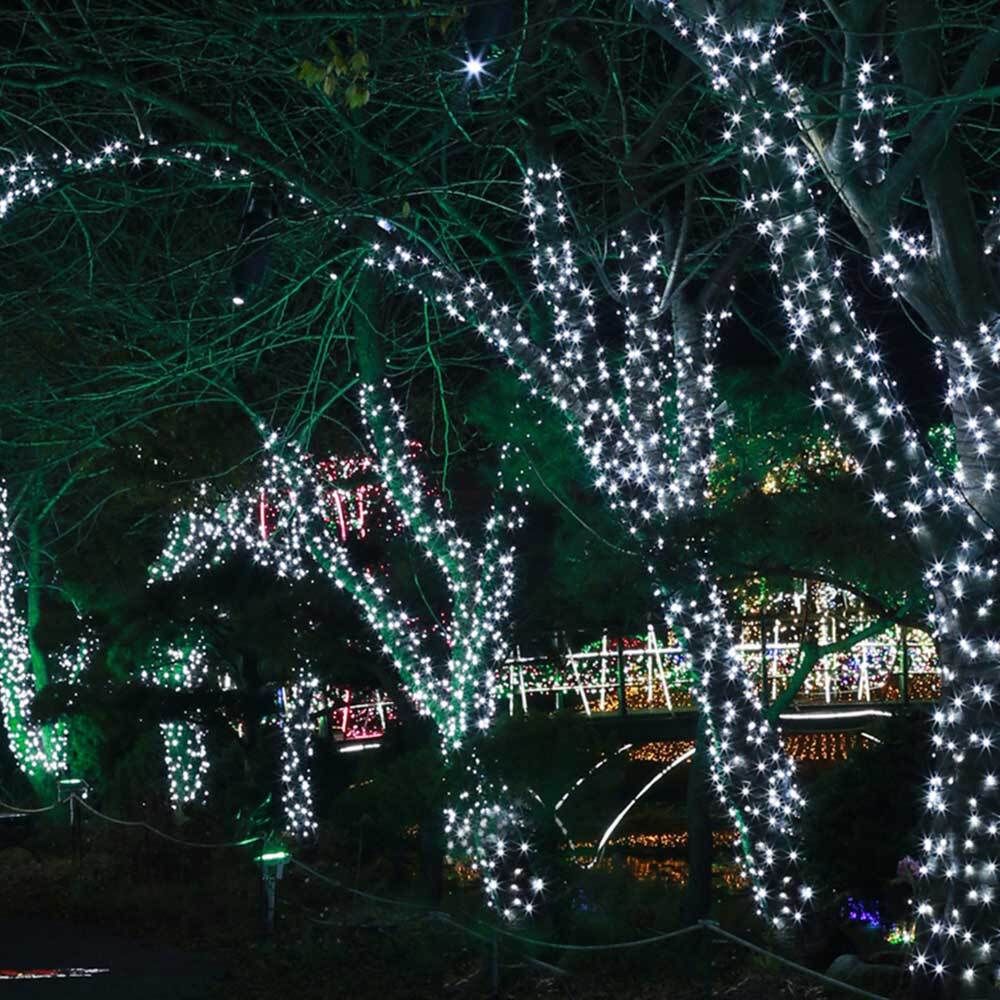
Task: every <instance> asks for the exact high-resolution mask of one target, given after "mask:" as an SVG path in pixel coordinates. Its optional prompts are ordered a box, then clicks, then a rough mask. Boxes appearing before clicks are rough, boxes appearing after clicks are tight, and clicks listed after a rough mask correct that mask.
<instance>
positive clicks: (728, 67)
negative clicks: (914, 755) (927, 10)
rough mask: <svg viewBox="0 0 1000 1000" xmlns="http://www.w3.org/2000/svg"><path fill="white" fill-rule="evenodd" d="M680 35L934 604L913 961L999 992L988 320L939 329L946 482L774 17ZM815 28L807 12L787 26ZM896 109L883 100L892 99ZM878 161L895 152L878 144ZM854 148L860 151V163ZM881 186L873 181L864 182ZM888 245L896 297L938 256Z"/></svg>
mask: <svg viewBox="0 0 1000 1000" xmlns="http://www.w3.org/2000/svg"><path fill="white" fill-rule="evenodd" d="M660 6H661V7H662V8H663V9H665V10H666V12H667V13H668V15H669V17H670V18H671V20H672V21H673V23H674V25H675V27H676V28H677V30H678V32H679V33H680V34H681V35H682V36H683V37H684V38H688V39H690V38H692V37H693V38H695V39H696V43H697V48H698V50H699V52H700V53H701V55H702V57H703V59H704V62H705V65H706V68H707V69H708V72H709V74H710V75H711V78H712V83H713V87H714V88H715V90H716V91H717V92H718V93H719V95H720V96H721V97H722V98H723V100H725V101H726V103H727V104H728V106H729V112H728V124H727V128H726V131H725V133H724V134H723V139H724V141H725V142H726V143H729V144H731V146H732V148H733V150H734V152H735V153H736V154H737V155H738V156H739V158H740V160H741V176H742V177H743V179H744V182H745V184H746V188H747V190H746V195H745V198H744V203H743V204H744V208H745V210H746V211H747V212H748V213H749V214H750V215H751V216H752V217H753V218H755V219H756V225H757V231H758V233H759V234H760V236H761V237H762V239H763V241H764V243H765V245H766V246H767V249H768V251H769V252H770V254H771V268H772V271H773V272H774V274H775V276H776V278H777V280H778V281H779V282H780V288H781V295H782V307H783V310H784V313H785V316H786V319H787V322H788V326H789V330H790V333H791V336H792V346H793V349H796V350H799V351H802V352H803V353H804V354H805V355H806V357H807V358H808V359H809V361H810V363H811V364H812V366H813V369H814V371H815V373H816V384H815V385H814V388H813V395H814V405H815V406H816V408H817V409H818V410H820V411H821V412H823V413H826V414H828V415H829V419H830V420H831V421H833V422H834V423H835V424H836V426H837V428H838V430H839V432H840V434H841V435H842V437H843V438H844V439H845V440H846V441H849V442H850V443H851V444H852V446H853V448H854V452H855V457H856V460H857V462H858V464H859V467H860V468H861V469H863V471H864V472H865V473H866V475H867V476H868V477H869V481H870V482H871V483H872V488H873V493H872V500H873V503H874V505H875V506H876V507H877V508H878V509H879V510H880V511H881V512H882V514H883V515H885V517H886V518H887V520H888V521H889V524H890V531H892V532H894V531H907V532H908V533H910V534H911V535H912V537H913V539H914V541H915V542H916V544H917V545H918V546H919V548H920V549H921V551H922V553H923V554H924V557H925V560H926V570H925V579H926V583H927V587H928V590H929V592H930V594H931V595H932V596H933V599H934V612H933V614H932V615H931V621H932V624H933V625H934V626H935V628H936V631H937V636H938V641H939V643H940V645H941V648H942V653H943V656H942V660H943V662H944V664H945V667H944V670H943V696H942V699H941V703H940V706H939V708H938V709H937V711H936V712H935V716H934V721H935V733H934V737H933V739H934V748H935V753H934V764H933V767H934V770H933V773H932V776H931V778H930V781H929V786H928V791H927V796H926V804H927V809H928V830H927V834H926V835H925V837H924V841H923V861H922V864H921V867H920V874H921V875H922V876H923V877H924V879H925V881H923V883H922V886H921V892H920V894H919V899H918V900H917V902H916V910H917V917H918V926H919V928H920V935H921V939H922V941H923V944H922V946H921V947H920V948H918V949H917V951H916V953H915V956H914V965H913V967H915V968H919V969H921V970H924V971H928V972H932V973H934V974H936V975H950V976H955V977H956V978H961V979H962V980H964V981H966V982H971V983H976V982H978V983H980V984H981V985H982V984H983V983H984V982H986V983H988V982H993V983H996V981H997V972H996V949H997V927H996V918H995V916H994V915H993V912H992V911H993V904H994V903H995V902H996V900H997V892H998V890H997V884H996V867H997V862H996V860H995V857H994V855H995V852H996V850H997V846H998V838H1000V823H998V822H997V812H996V805H997V800H996V795H997V778H996V775H995V768H994V764H993V760H992V753H993V750H994V748H995V746H996V745H997V744H998V742H1000V734H998V732H997V718H996V702H997V694H996V691H995V687H994V685H995V676H994V674H995V670H996V662H997V654H998V653H1000V639H998V633H997V626H996V617H995V616H996V609H995V598H994V596H993V595H994V592H995V589H996V579H997V567H998V558H1000V552H998V545H997V539H996V537H995V533H994V530H993V528H992V526H991V525H990V523H989V522H988V520H987V519H985V518H983V517H982V515H981V513H980V512H981V511H983V510H989V509H990V508H991V494H992V493H993V491H994V490H995V488H996V467H995V458H994V449H995V443H996V434H997V431H998V430H1000V420H998V414H997V413H996V412H995V411H994V410H993V409H992V407H990V406H989V405H986V404H984V403H983V402H982V401H981V394H982V390H984V389H985V387H986V386H988V385H992V384H995V379H996V375H997V364H998V359H1000V337H998V326H997V318H996V317H994V316H986V317H984V318H983V321H982V322H981V323H980V324H979V326H978V329H977V330H973V331H960V332H958V333H957V334H955V333H953V332H951V331H949V335H948V336H947V337H945V336H943V335H939V336H938V337H937V343H938V346H939V361H940V363H941V364H942V365H943V366H945V367H946V368H947V372H948V390H947V397H946V402H947V403H948V405H949V406H950V408H951V410H952V414H953V418H954V421H955V426H956V431H957V435H958V438H959V440H960V442H961V443H962V445H963V446H962V447H960V449H959V452H960V455H961V457H962V462H961V463H960V464H959V466H958V468H957V469H956V470H955V472H954V474H953V475H949V474H947V473H943V472H942V471H941V470H940V469H939V468H937V465H936V463H935V462H934V461H933V457H932V456H931V455H930V454H928V453H927V452H926V451H925V450H924V448H923V447H922V446H921V444H920V442H919V439H918V436H917V434H916V433H915V432H914V430H913V422H912V420H911V419H910V418H909V416H908V414H907V411H906V408H905V406H904V405H903V403H902V402H901V400H900V399H899V396H898V393H897V391H896V386H895V383H894V382H893V380H892V378H891V376H890V375H889V374H888V373H887V371H886V369H885V366H884V364H883V358H882V350H881V348H880V344H879V338H878V336H877V334H876V333H875V332H874V331H872V330H869V329H866V328H865V327H864V326H863V324H862V323H861V322H860V320H859V318H858V316H857V314H856V311H855V306H854V302H853V299H852V297H851V294H850V292H849V291H848V289H847V288H846V287H845V285H844V283H843V280H842V265H841V263H840V262H839V261H838V260H836V259H835V258H834V257H833V256H832V255H831V253H830V252H829V248H828V236H829V224H828V221H827V220H826V218H825V217H824V216H823V215H822V214H821V213H820V212H819V210H818V209H817V207H816V205H815V201H814V190H813V188H811V187H810V184H811V182H812V178H813V177H814V175H815V174H817V172H818V171H819V169H820V166H821V164H820V163H819V162H818V161H817V158H816V156H815V155H814V153H813V152H811V151H810V146H809V143H808V142H807V141H806V138H805V137H806V134H807V131H808V129H807V127H806V126H805V124H804V123H806V122H807V121H808V120H809V116H808V109H807V108H806V106H805V104H804V98H803V95H802V93H801V90H800V89H799V88H798V87H797V86H796V85H795V84H794V83H793V82H792V81H790V80H789V79H788V78H787V77H786V76H784V75H783V73H782V71H781V67H780V64H779V56H780V45H781V44H782V42H783V41H784V40H785V39H786V37H787V29H786V27H785V26H784V25H783V24H781V23H776V24H773V25H769V26H766V27H761V28H744V29H741V30H740V31H729V30H726V29H725V27H724V26H722V25H721V24H720V23H719V22H718V20H717V19H713V18H710V19H708V20H706V22H705V23H704V25H697V26H695V25H692V24H691V23H690V22H688V21H686V20H685V19H684V18H682V17H681V16H680V15H679V14H678V13H677V10H676V4H674V3H664V4H661V5H660ZM798 20H799V22H800V23H806V22H807V21H808V13H807V12H802V13H800V14H799V16H798ZM855 70H856V72H857V79H858V91H857V95H856V96H857V108H858V113H859V122H860V123H862V126H863V124H864V121H865V116H866V115H871V114H873V112H874V110H875V108H874V102H873V100H872V98H871V96H870V95H869V93H868V91H867V89H866V88H867V86H868V83H869V81H870V79H871V75H872V72H873V65H872V63H871V62H870V60H868V59H866V58H864V57H863V58H862V59H860V60H859V62H858V64H857V66H856V67H855ZM885 101H886V103H887V104H891V102H890V100H889V97H886V98H885ZM878 139H879V141H880V142H881V143H882V148H880V150H879V152H880V153H882V154H884V155H885V156H888V155H889V154H890V153H891V148H890V147H889V145H888V142H887V141H886V137H885V136H884V135H879V136H878ZM864 152H865V150H864V149H863V148H862V149H858V148H855V153H856V154H857V157H858V159H860V157H861V156H862V155H863V154H864ZM875 180H876V182H877V180H878V178H877V177H876V178H875ZM881 239H882V241H883V243H884V245H885V246H886V247H889V248H896V249H895V250H894V249H887V250H886V251H885V252H884V253H883V254H882V255H881V256H879V257H878V258H876V259H874V260H873V261H872V270H873V272H874V273H876V274H877V275H879V276H880V277H881V278H882V279H883V280H885V281H886V282H887V284H888V285H889V286H890V288H891V289H892V290H893V294H894V296H898V295H899V294H900V289H901V288H905V287H906V283H907V282H911V283H912V282H915V281H918V280H920V279H921V278H922V277H926V266H927V263H928V262H929V261H930V260H931V259H932V256H933V252H934V251H933V248H932V246H931V245H930V243H929V241H927V240H926V238H925V237H923V236H922V235H916V236H913V235H908V234H906V233H904V232H903V231H902V230H901V229H900V228H899V227H897V226H890V227H889V229H888V232H886V233H885V234H882V236H881Z"/></svg>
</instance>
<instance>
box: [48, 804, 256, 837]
mask: <svg viewBox="0 0 1000 1000" xmlns="http://www.w3.org/2000/svg"><path fill="white" fill-rule="evenodd" d="M70 799H73V800H75V801H76V802H78V803H79V804H80V805H81V806H83V808H84V809H86V810H87V812H89V813H93V815H95V816H99V817H100V818H101V819H103V820H104V821H105V822H108V823H114V824H115V825H116V826H130V827H142V828H143V829H144V830H148V831H149V832H150V833H153V834H155V835H156V836H157V837H162V838H163V839H164V840H169V841H171V843H174V844H180V845H181V846H182V847H198V848H206V849H210V848H213V847H246V846H248V845H249V844H256V843H258V842H260V841H262V840H263V839H264V838H263V837H248V838H247V839H246V840H230V841H221V842H219V843H214V844H206V843H200V842H198V841H195V840H181V839H180V838H179V837H173V836H171V835H170V834H169V833H164V832H163V831H162V830H158V829H157V828H156V827H155V826H150V824H149V823H144V822H143V821H142V820H132V819H118V818H117V817H115V816H108V815H107V814H106V813H102V812H101V811H100V810H99V809H95V808H94V807H93V806H92V805H91V804H90V803H89V802H87V801H86V800H84V799H81V798H80V796H79V795H76V794H73V795H71V796H70ZM66 801H69V800H68V799H67V800H66Z"/></svg>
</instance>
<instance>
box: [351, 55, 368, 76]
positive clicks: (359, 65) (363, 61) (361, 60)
mask: <svg viewBox="0 0 1000 1000" xmlns="http://www.w3.org/2000/svg"><path fill="white" fill-rule="evenodd" d="M350 69H351V72H352V73H355V74H357V75H359V76H363V75H364V74H366V73H367V72H368V53H367V52H360V51H358V52H355V53H354V55H353V56H351V62H350Z"/></svg>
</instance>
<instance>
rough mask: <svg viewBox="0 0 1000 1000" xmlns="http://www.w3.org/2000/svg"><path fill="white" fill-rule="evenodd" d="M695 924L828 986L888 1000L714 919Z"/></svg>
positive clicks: (872, 998)
mask: <svg viewBox="0 0 1000 1000" xmlns="http://www.w3.org/2000/svg"><path fill="white" fill-rule="evenodd" d="M697 926H698V927H703V928H704V929H705V930H707V931H709V932H710V933H712V934H717V935H718V936H719V937H722V938H725V939H726V940H727V941H732V942H733V943H734V944H738V945H740V946H741V947H743V948H748V949H749V950H750V951H755V952H757V953H758V954H759V955H766V956H767V957H768V958H773V959H775V960H777V961H778V962H780V963H781V964H782V965H787V966H788V967H789V968H790V969H795V971H796V972H801V973H802V974H803V975H806V976H811V977H812V978H813V979H818V980H819V981H820V982H822V983H828V984H829V985H830V986H835V987H836V988H837V989H838V990H844V991H845V992H847V993H853V994H854V995H855V996H859V997H867V998H868V1000H889V998H888V997H886V996H883V995H882V994H881V993H869V992H868V990H863V989H862V988H861V987H860V986H852V985H851V984H850V983H845V982H844V981H843V980H842V979H834V978H833V977H832V976H825V975H823V973H822V972H816V970H815V969H809V968H806V966H804V965H799V963H798V962H793V961H792V960H791V959H790V958H785V957H783V956H782V955H778V954H777V953H775V952H773V951H768V950H767V949H766V948H761V947H760V946H759V945H756V944H753V943H752V942H750V941H744V940H743V938H741V937H737V936H736V935H735V934H731V933H730V932H729V931H724V930H723V929H722V928H721V927H720V926H719V925H718V924H717V923H716V922H715V921H714V920H699V921H698V924H697Z"/></svg>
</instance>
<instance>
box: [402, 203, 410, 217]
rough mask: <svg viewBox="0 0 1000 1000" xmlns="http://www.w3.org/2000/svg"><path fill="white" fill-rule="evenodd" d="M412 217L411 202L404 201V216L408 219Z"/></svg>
mask: <svg viewBox="0 0 1000 1000" xmlns="http://www.w3.org/2000/svg"><path fill="white" fill-rule="evenodd" d="M409 217H410V203H409V202H408V201H404V202H403V218H404V219H408V218H409Z"/></svg>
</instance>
